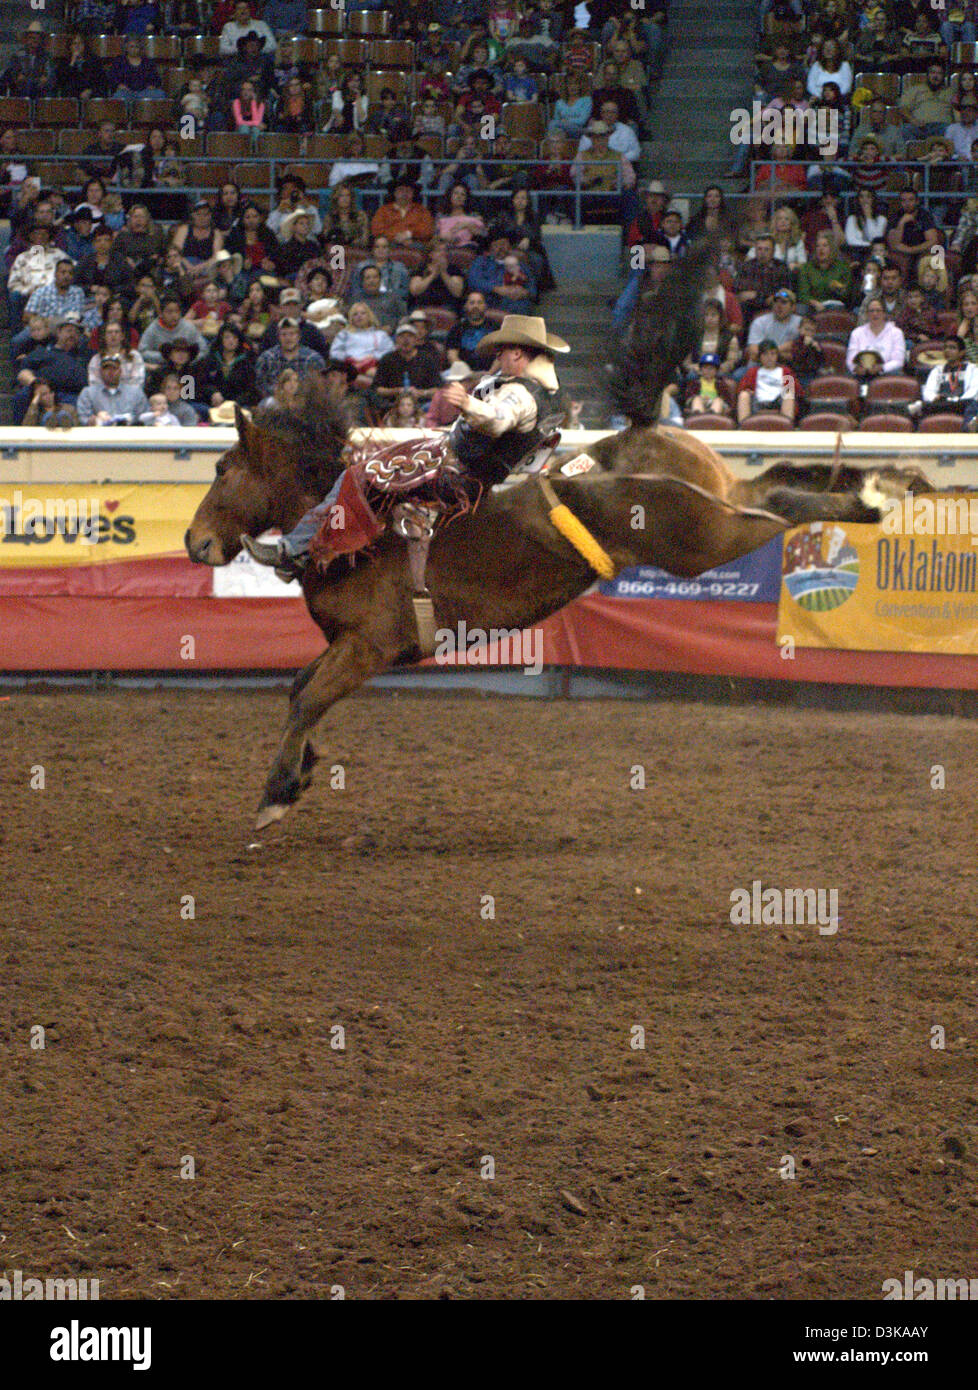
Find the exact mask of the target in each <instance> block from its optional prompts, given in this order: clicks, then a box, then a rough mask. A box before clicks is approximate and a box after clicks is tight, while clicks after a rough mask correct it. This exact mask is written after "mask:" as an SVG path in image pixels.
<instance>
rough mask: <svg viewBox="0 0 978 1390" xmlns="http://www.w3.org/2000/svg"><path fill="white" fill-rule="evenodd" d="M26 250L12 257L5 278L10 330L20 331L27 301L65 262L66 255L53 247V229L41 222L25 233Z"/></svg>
mask: <svg viewBox="0 0 978 1390" xmlns="http://www.w3.org/2000/svg"><path fill="white" fill-rule="evenodd" d="M27 241H28V245H27V249H26V250H24V251H21V252H20V254H19V255H18V256H17V257H15V259H14V263H13V265H12V266H11V267H10V275H9V276H8V278H7V295H8V302H9V305H10V327H11V328H14V329H16V328H19V327H20V322H21V318H22V316H23V312H24V305H25V304H26V303H27V300H28V299H29V298H30V296H31V295H32V294H33V293H34V291H35V290H36V289H38V288H39V287H40V286H41V285H49V284H51V283H52V282H53V280H54V270H55V266H56V265H57V263H58V262H59V261H63V260H67V257H66V256H65V253H64V252H63V251H62V250H61V249H60V248H59V247H57V246H55V244H54V234H53V230H52V228H51V227H50V226H49V225H47V224H46V223H44V222H35V223H33V224H32V226H31V227H30V229H29V231H28V233H27Z"/></svg>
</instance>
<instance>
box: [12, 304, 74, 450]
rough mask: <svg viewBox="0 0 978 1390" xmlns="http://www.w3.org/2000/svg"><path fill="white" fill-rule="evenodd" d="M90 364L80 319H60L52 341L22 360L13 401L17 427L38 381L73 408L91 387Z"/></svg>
mask: <svg viewBox="0 0 978 1390" xmlns="http://www.w3.org/2000/svg"><path fill="white" fill-rule="evenodd" d="M87 362H88V352H87V349H86V348H85V347H84V345H83V344H82V335H81V327H80V322H79V319H78V318H77V317H75V316H72V317H71V318H62V319H59V320H58V321H57V322H56V324H55V328H54V339H53V341H52V340H51V339H50V338H49V339H48V340H47V341H46V342H44V343H39V344H38V345H37V347H35V348H32V349H31V351H30V352H28V353H27V354H26V356H24V357H22V358H21V359H20V362H19V364H18V372H17V387H18V389H17V390H16V391H15V392H14V398H13V416H14V424H16V425H19V424H20V423H21V421H22V420H23V418H24V414H25V412H26V410H27V407H28V406H29V405H30V402H31V397H32V395H33V393H34V383H35V381H37V380H42V381H46V382H47V383H48V385H49V386H50V387H51V389H52V391H54V393H55V396H56V397H57V399H58V400H59V401H61V402H67V403H68V404H69V405H73V404H74V403H75V399H76V397H77V396H78V393H79V392H80V391H83V390H84V388H85V386H86V385H87V383H88V367H87Z"/></svg>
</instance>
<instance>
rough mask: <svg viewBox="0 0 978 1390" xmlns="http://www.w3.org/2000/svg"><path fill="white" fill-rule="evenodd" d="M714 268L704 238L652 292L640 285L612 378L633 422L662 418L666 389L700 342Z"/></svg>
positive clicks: (709, 243)
mask: <svg viewBox="0 0 978 1390" xmlns="http://www.w3.org/2000/svg"><path fill="white" fill-rule="evenodd" d="M715 269H716V247H715V246H714V243H713V241H712V239H707V240H703V241H700V242H697V244H696V245H695V246H694V247H692V249H691V250H690V251H688V252H687V253H686V255H685V256H683V258H682V259H681V260H679V261H677V262H676V264H675V266H674V267H673V269H672V270H670V272H669V274H668V275H666V277H665V278H664V280H663V281H662V283H661V285H659V287H658V289H656V290H655V291H654V292H653V293H646V294H643V293H642V291H641V289H640V290H639V297H638V304H637V305H636V308H635V315H634V318H633V319H632V322H631V325H630V327H629V330H628V332H627V333H626V334H625V337H624V339H623V341H622V343H621V346H620V347H619V348H618V350H617V351H616V353H615V360H614V365H613V369H612V373H611V377H610V379H609V383H608V385H609V390H610V392H611V398H612V400H613V401H614V404H615V406H616V407H617V408H618V409H619V410H620V411H621V412H622V414H624V415H627V416H628V417H629V419H630V420H631V422H632V424H633V425H654V424H657V423H658V419H659V402H660V401H661V399H662V393H663V391H664V390H665V389H666V387H667V386H668V385H669V384H670V382H671V381H673V379H674V378H675V375H676V372H677V371H678V370H679V368H680V367H681V366H682V364H683V362H684V361H685V360H686V358H687V357H688V356H689V354H690V353H691V352H693V351H694V350H695V349H696V348H697V347H698V346H699V342H700V338H701V336H702V320H703V314H702V305H703V294H704V292H705V290H706V284H707V279H708V277H709V274H710V271H711V270H715Z"/></svg>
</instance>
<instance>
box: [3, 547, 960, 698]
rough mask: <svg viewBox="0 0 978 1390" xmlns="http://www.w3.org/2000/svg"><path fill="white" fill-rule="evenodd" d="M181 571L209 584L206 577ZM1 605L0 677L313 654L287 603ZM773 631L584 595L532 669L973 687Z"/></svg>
mask: <svg viewBox="0 0 978 1390" xmlns="http://www.w3.org/2000/svg"><path fill="white" fill-rule="evenodd" d="M141 563H144V562H141ZM177 563H178V564H183V563H184V562H179V561H178V562H177ZM112 568H113V569H115V570H118V569H120V568H121V567H120V566H118V565H117V566H113V567H112ZM186 568H187V570H188V571H190V574H191V575H193V576H196V575H201V576H202V577H203V579H204V580H205V581H206V582H207V584H208V585H209V583H210V571H208V570H206V569H204V568H203V567H202V566H201V567H197V566H191V565H189V563H187V564H186ZM10 573H11V572H10V571H8V572H7V574H8V575H9V574H10ZM35 573H36V572H35ZM148 578H149V576H148V575H146V576H144V580H143V581H140V582H141V583H143V582H147V581H148ZM182 582H183V581H182V580H181V583H182ZM2 605H3V616H2V623H0V668H2V669H3V670H6V671H44V670H48V671H86V670H93V669H94V670H110V671H140V670H142V671H146V670H167V671H185V672H190V671H214V670H294V669H296V668H297V667H300V666H303V665H305V663H306V662H308V661H311V660H312V658H313V657H314V656H316V655H317V653H319V652H320V651H322V649H323V637H322V634H321V633H320V632H319V629H318V628H317V627H316V626H315V625H314V624H313V622H312V620H311V619H310V617H309V615H308V613H307V612H306V608H305V604H303V603H302V602H301V601H296V600H295V599H292V598H283V599H254V598H243V599H237V598H223V599H216V598H213V597H194V596H193V595H192V594H188V593H181V594H179V595H173V593H172V590H171V591H170V596H167V597H165V598H163V597H159V596H157V597H150V596H145V597H143V596H138V595H133V596H132V597H112V598H110V599H106V598H102V597H97V596H95V594H93V593H90V594H87V595H77V596H75V595H72V594H70V593H67V592H62V593H57V592H54V593H37V592H34V593H33V594H31V595H30V596H28V595H27V594H21V595H16V594H14V593H12V592H11V591H10V589H9V588H8V589H7V591H6V595H5V596H4V597H3V600H2ZM775 623H776V610H775V606H774V605H773V604H763V603H731V602H724V603H708V602H701V603H695V604H692V603H686V602H683V601H681V600H670V599H626V600H623V599H609V598H603V597H602V596H600V595H598V594H592V595H589V596H588V597H587V598H582V599H579V600H578V601H577V602H576V603H574V604H571V605H570V607H569V608H566V609H564V610H563V612H561V613H558V614H556V615H555V616H554V617H553V618H550V619H549V620H548V621H547V622H546V623H544V624H543V625H542V628H541V635H542V640H543V646H542V660H543V663H544V664H545V665H547V666H553V665H558V666H580V667H590V668H593V669H600V668H603V669H619V670H633V671H677V672H691V673H694V674H701V675H730V676H746V677H759V678H767V679H772V680H801V681H825V682H830V683H833V684H858V685H891V686H911V687H912V686H934V687H938V688H943V689H959V690H965V689H966V690H974V689H978V657H967V656H935V655H927V654H924V653H888V652H856V651H850V652H840V651H824V650H818V649H798V650H797V651H796V652H795V655H794V658H793V659H792V660H784V659H783V658H782V655H781V651H780V649H779V648H778V646H777V643H776V640H775ZM188 638H189V639H191V640H190V641H189V642H188V640H187V639H188ZM491 664H493V663H491V662H489V663H486V662H481V663H480V666H483V667H484V666H485V665H491Z"/></svg>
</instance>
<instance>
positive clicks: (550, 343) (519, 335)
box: [479, 314, 570, 352]
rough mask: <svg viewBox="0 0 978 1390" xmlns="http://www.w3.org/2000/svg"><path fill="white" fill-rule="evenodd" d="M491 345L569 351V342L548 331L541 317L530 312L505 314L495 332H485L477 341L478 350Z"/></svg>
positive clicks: (545, 350) (546, 350)
mask: <svg viewBox="0 0 978 1390" xmlns="http://www.w3.org/2000/svg"><path fill="white" fill-rule="evenodd" d="M491 347H532V348H536V349H537V350H538V351H539V352H570V343H565V342H564V340H563V338H558V337H557V335H556V333H548V332H547V325H546V324H545V323H544V321H543V319H541V318H534V317H533V315H531V314H507V315H506V316H505V318H504V319H503V321H502V323H501V324H500V325H499V327H498V328H497V329H496V331H495V333H487V334H486V336H485V337H484V338H483V339H482V340H481V341H480V343H479V351H480V352H484V351H485V350H486V349H487V348H491Z"/></svg>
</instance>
